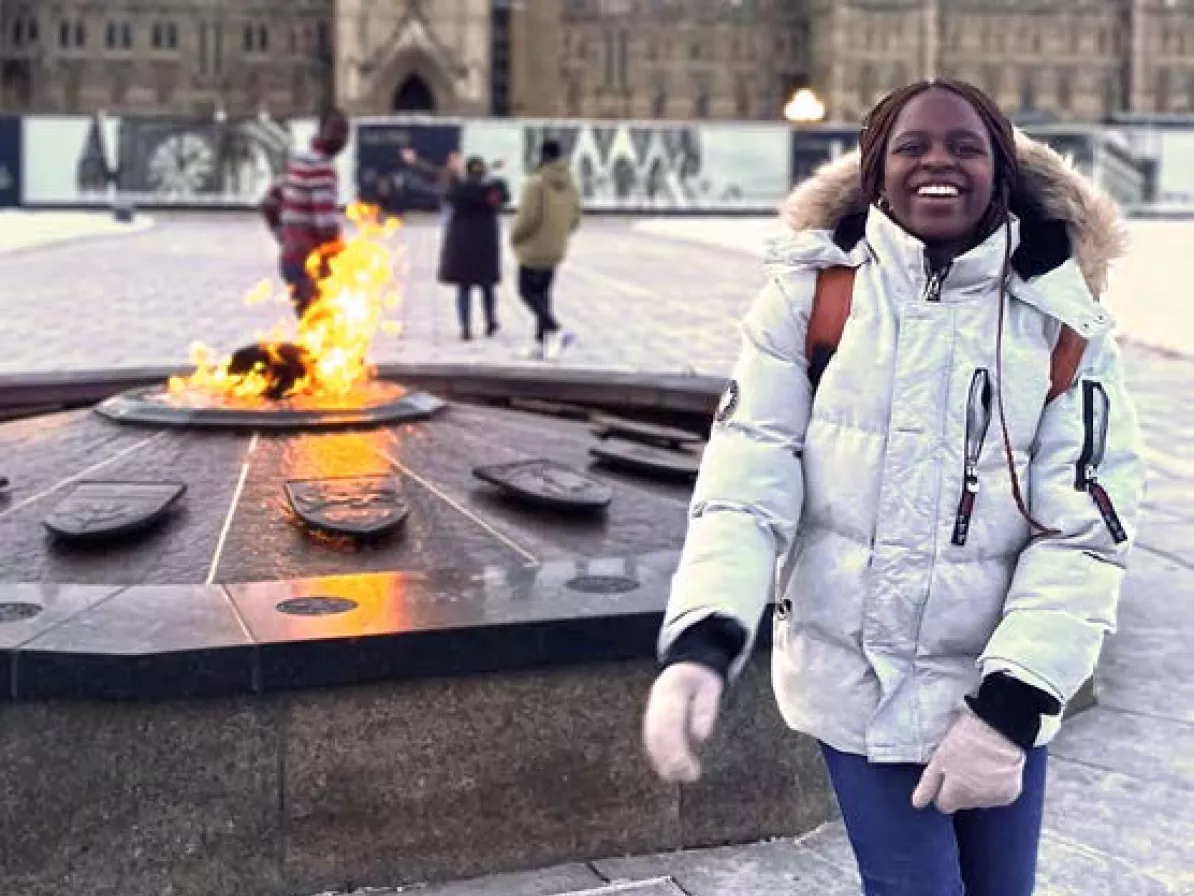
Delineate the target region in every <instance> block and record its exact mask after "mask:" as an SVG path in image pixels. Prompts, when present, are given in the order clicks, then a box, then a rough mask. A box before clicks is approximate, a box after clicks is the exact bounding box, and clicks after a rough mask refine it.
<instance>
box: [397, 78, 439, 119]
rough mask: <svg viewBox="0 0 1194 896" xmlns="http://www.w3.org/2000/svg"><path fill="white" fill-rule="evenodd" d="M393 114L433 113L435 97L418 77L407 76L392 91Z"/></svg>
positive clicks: (425, 83)
mask: <svg viewBox="0 0 1194 896" xmlns="http://www.w3.org/2000/svg"><path fill="white" fill-rule="evenodd" d="M394 111H395V112H435V95H434V94H433V93H432V92H431V88H430V87H429V86H427V82H426V81H424V80H423V78H422V77H421V76H420V75H417V74H411V75H407V76H406V78H405V80H403V82H402V83H401V84H399V85H398V89H397V90H395V91H394Z"/></svg>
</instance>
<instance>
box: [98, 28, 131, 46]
mask: <svg viewBox="0 0 1194 896" xmlns="http://www.w3.org/2000/svg"><path fill="white" fill-rule="evenodd" d="M104 45H105V47H107V48H109V49H110V50H116V49H121V50H128V49H130V48H131V47H133V26H131V25H130V24H129V23H127V22H109V23H107V26H106V27H105V29H104Z"/></svg>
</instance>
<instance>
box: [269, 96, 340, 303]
mask: <svg viewBox="0 0 1194 896" xmlns="http://www.w3.org/2000/svg"><path fill="white" fill-rule="evenodd" d="M347 144H348V118H347V116H346V115H345V114H344V113H343V112H342V111H340V110H339V109H332V110H331V111H329V112H326V113H325V114H324V115H323V116H322V118H320V122H319V131H318V133H317V134H316V136H315V139H314V140H312V141H311V145H310V146H308V147H307V148H305V149H301V150H298V151H297V152H294V153H293V154H292V155H291V157H290V160H289V162H288V163H287V165H286V175H285V177H284V178H283V179H282V180H281V182H279V183H277V184H274V186H273V187H272V188H271V189H270V192H269V194H268V195H267V197H266V200H265V202H264V204H263V206H262V213H263V215H264V216H265V219H266V223H267V224H268V225H269V228H270V230H271V231H273V233H274V235H275V237H276V238H277V239H278V242H279V243H280V244H281V248H282V257H281V260H280V269H281V273H282V279H283V280H284V281H285V282H286V285H287V287H288V288H289V290H290V298H291V301H292V302H293V304H294V311H295V314H296V315H297V316H298V318H299V319H300V320H302V318H303V315H304V314H305V313H306V312H307V309H308V308H309V307H310V306H311V303H312V302H314V301H315V299H316V298H317V297H318V295H319V288H318V286H317V283H316V279H317V277H322V276H324V275H325V274H326V272H327V262H328V259H330V258H331V257H332V256H333V255H335V254H336V253H337V252H338V251H339V250H340V248H341V245H342V243H341V238H340V215H339V211H338V204H339V203H338V192H339V191H338V184H337V178H336V166H335V158H336V156H337V155H339V154H340V153H341V152H342V151H343V150H344V147H345V146H346V145H347ZM316 253H318V258H319V261H318V262H316V263H314V264H309V263H308V259H311V258H312V256H313V255H315V254H316ZM312 268H314V272H315V274H316V276H313V275H312Z"/></svg>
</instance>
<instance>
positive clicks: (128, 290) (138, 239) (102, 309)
mask: <svg viewBox="0 0 1194 896" xmlns="http://www.w3.org/2000/svg"><path fill="white" fill-rule="evenodd" d="M438 241H439V234H438V228H437V227H436V226H435V225H434V223H433V222H431V221H427V220H425V221H421V222H415V223H413V224H411V225H410V226H409V227H407V228H405V229H404V230H403V231H402V232H401V233H400V235H399V237H398V242H399V244H400V246H401V257H402V258H403V259H404V261H405V263H406V264H407V265H409V274H408V275H407V276H406V277H405V278H404V282H405V287H404V293H405V297H404V302H403V307H402V322H403V324H404V332H403V334H402V335H400V336H389V335H381V336H379V338H378V340H377V342H376V344H375V347H374V353H373V357H374V359H375V360H376V361H378V362H388V361H398V360H406V361H411V362H428V361H443V362H476V363H503V364H505V363H518V362H517V360H516V354H517V351H518V349H520V348H521V347H523V346H525V345H526V344H527V343H528V342H529V339H530V335H531V318H530V316H529V314H528V313H527V312H526V310H525V309H524V308H523V307H522V304H521V302H520V301H519V300H518V298H517V296H516V295H515V294H514V292H513V291H512V289H511V285H510V281H511V280H512V279H513V278H512V274H513V270H514V268H513V261H512V260H511V259H507V264H506V273H507V278H506V279H507V283H506V284H504V286H503V289H502V291H501V294H500V298H499V305H500V316H501V320H502V325H503V329H502V330H501V332H500V333H499V334H498V335H497V337H495V338H494V339H492V340H485V339H476V340H474V341H473V342H470V343H462V342H461V341H460V340H459V328H458V326H457V324H456V319H455V306H454V296H453V294H452V292H451V291H450V290H449V289H447V288H445V287H443V286H440V285H438V284H436V283H435V281H434V271H435V263H436V258H437V251H438ZM575 249H576V251H575V254H574V257H573V258H572V259H571V260H570V261H569V262H568V263H567V264H566V265H565V266H564V268H563V269H562V270H561V273H560V277H559V285H558V286H557V289H556V298H557V309H558V314H559V317H560V319H561V321H562V322H563V323H564V325H565V326H567V327H568V328H569V329H571V330H574V331H576V333H577V334H578V336H579V340H578V342H577V343H576V345H575V346H574V348H573V349H572V350H571V351H570V352H569V353H568V354H567V356H566V357H565V359H564V361H563V362H562V363H564V364H566V365H569V366H579V367H615V368H620V369H624V370H635V369H651V370H669V371H682V370H688V369H694V370H699V371H702V372H714V371H719V370H724V369H725V368H726V367H727V366H728V364H729V363H730V360H731V359H732V357H733V354H734V352H735V350H736V348H737V332H736V329H735V325H736V321H737V318H738V316H739V315H740V314H741V312H742V310H743V309H744V308H745V306H746V303H748V302H749V300H750V299H751V297H752V295H753V293H754V292H755V290H756V289H757V288H758V286H759V285H760V284H761V283H762V272H761V270H760V269H759V266H758V264H757V262H755V261H754V260H753V259H751V258H749V257H748V256H743V255H742V254H741V253H734V252H728V251H723V250H718V249H709V248H703V247H695V246H689V245H685V244H682V243H672V242H669V241H666V240H659V239H654V238H644V239H639V238H637V237H636V236H635V235H634V234H633V232H632V230H631V224H630V223H629V222H626V221H609V222H602V221H596V222H590V223H588V224H587V225H586V227H585V228H584V231H583V233H582V235H581V237H580V238H578V239H577V241H576V246H575ZM275 255H276V249H275V247H274V245H273V244H272V241H271V239H270V237H269V236H268V235H267V234H266V233H265V231H264V229H263V228H262V227H261V226H260V225H259V224H258V222H257V221H256V220H255V219H253V218H252V217H251V216H248V215H225V216H203V217H185V216H176V217H169V216H166V217H164V218H162V219H160V220H159V224H158V226H156V227H155V228H153V229H152V230H149V231H146V232H144V233H139V234H135V235H132V236H126V237H122V238H120V239H96V240H89V241H87V242H83V243H78V244H74V245H70V246H61V247H56V248H44V249H36V250H29V251H23V252H19V253H16V254H14V255H11V256H10V257H8V258H6V259H5V263H4V266H5V274H6V276H5V280H6V286H7V290H6V293H7V296H6V298H5V300H4V302H5V306H6V309H7V310H6V315H5V316H6V323H5V326H4V327H3V329H2V330H0V373H15V372H27V371H49V370H63V369H68V370H82V369H94V368H111V367H138V366H145V365H165V364H178V363H184V362H185V361H186V360H187V358H188V351H189V346H190V344H191V343H192V342H193V341H194V340H196V339H198V340H201V341H203V342H205V343H207V344H209V345H212V346H213V347H216V348H218V349H220V350H231V349H234V348H237V347H239V346H241V345H244V344H245V343H246V342H248V341H250V340H251V339H252V337H253V335H254V334H255V333H257V332H259V331H265V330H268V329H269V328H270V327H271V326H272V325H273V324H274V323H275V322H278V321H281V322H286V323H289V311H288V309H286V308H285V307H280V306H277V305H267V306H261V305H258V306H252V307H249V306H246V305H245V304H244V298H245V297H246V296H247V295H248V294H249V293H250V292H251V291H252V289H253V288H254V287H255V286H256V285H257V284H258V283H259V282H260V281H262V280H263V279H265V278H273V279H275V280H276V277H275V276H274V270H275V267H276V261H275ZM474 313H475V321H476V324H475V329H476V330H479V329H480V309H479V307H478V308H476V309H475V311H474ZM661 333H666V334H667V338H666V339H660V338H659V334H661Z"/></svg>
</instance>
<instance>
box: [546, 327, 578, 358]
mask: <svg viewBox="0 0 1194 896" xmlns="http://www.w3.org/2000/svg"><path fill="white" fill-rule="evenodd" d="M575 341H576V336H575V335H573V334H572V333H570V332H568V331H567V330H557V331H556V332H554V333H552V334H551V335H550V336H548V337H547V339H546V340H545V342H546V343H547V346H546V348H545V349H544V350H543V357H545V358H546V359H547V360H548V361H558V360H559V359H560V355H562V354H563V353H564V349H566V348H567V347H568V346H570V345H571V344H572V343H573V342H575Z"/></svg>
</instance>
